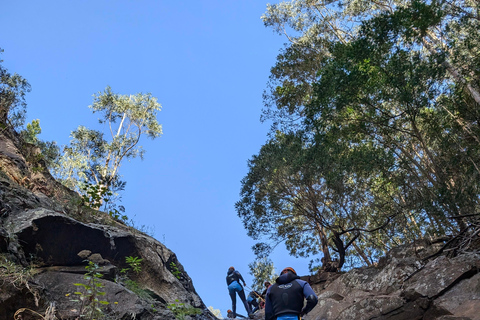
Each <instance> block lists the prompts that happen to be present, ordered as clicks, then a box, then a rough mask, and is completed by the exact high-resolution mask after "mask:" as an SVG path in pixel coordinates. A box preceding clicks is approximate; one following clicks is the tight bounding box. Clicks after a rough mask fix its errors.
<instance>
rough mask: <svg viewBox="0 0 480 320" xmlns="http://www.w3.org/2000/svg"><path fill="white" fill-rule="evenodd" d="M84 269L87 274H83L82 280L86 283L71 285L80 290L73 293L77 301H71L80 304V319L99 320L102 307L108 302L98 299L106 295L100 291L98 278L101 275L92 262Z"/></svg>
mask: <svg viewBox="0 0 480 320" xmlns="http://www.w3.org/2000/svg"><path fill="white" fill-rule="evenodd" d="M85 269H86V270H87V273H85V275H84V279H85V280H87V283H74V284H73V285H74V286H76V287H79V288H81V289H82V290H81V291H75V292H74V294H75V295H76V296H77V297H78V299H72V301H74V302H78V303H80V310H79V316H80V317H82V318H83V317H85V318H87V319H100V318H103V316H104V312H103V309H102V306H106V305H108V304H109V302H108V301H105V300H100V299H99V297H102V296H105V295H106V293H105V292H104V291H101V289H102V288H103V287H104V285H103V284H102V283H101V282H100V278H101V277H102V276H103V275H102V274H101V273H99V272H98V269H99V267H98V265H97V264H95V263H93V262H92V261H89V262H88V265H87V266H86V267H85Z"/></svg>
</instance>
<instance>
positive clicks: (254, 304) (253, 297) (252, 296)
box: [247, 290, 260, 313]
mask: <svg viewBox="0 0 480 320" xmlns="http://www.w3.org/2000/svg"><path fill="white" fill-rule="evenodd" d="M259 297H260V294H258V292H256V291H253V290H252V291H250V293H249V294H248V297H247V303H248V305H249V307H250V309H251V310H252V313H255V312H256V311H257V310H258V309H259V308H260V307H259V305H258V301H257V298H259Z"/></svg>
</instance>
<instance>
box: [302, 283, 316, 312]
mask: <svg viewBox="0 0 480 320" xmlns="http://www.w3.org/2000/svg"><path fill="white" fill-rule="evenodd" d="M303 296H304V297H305V299H306V300H307V304H306V305H305V307H304V308H303V310H302V313H301V315H302V316H303V315H305V314H307V313H309V312H310V311H312V309H313V308H314V307H315V306H316V305H317V303H318V297H317V295H316V294H315V291H313V289H312V287H311V286H310V285H309V284H308V282H305V284H304V286H303Z"/></svg>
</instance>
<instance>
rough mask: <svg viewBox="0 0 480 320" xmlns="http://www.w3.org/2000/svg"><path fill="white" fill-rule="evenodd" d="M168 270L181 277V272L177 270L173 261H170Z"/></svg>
mask: <svg viewBox="0 0 480 320" xmlns="http://www.w3.org/2000/svg"><path fill="white" fill-rule="evenodd" d="M170 272H171V273H172V274H173V275H174V276H175V277H176V278H177V279H180V278H181V277H182V272H181V271H180V270H178V267H177V265H176V264H175V262H173V261H172V262H170Z"/></svg>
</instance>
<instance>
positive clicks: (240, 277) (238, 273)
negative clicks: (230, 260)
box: [235, 271, 247, 287]
mask: <svg viewBox="0 0 480 320" xmlns="http://www.w3.org/2000/svg"><path fill="white" fill-rule="evenodd" d="M235 272H236V273H237V276H238V279H239V280H242V282H243V286H244V287H245V286H246V285H247V284H246V283H245V280H243V277H242V275H241V274H240V272H238V271H235Z"/></svg>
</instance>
